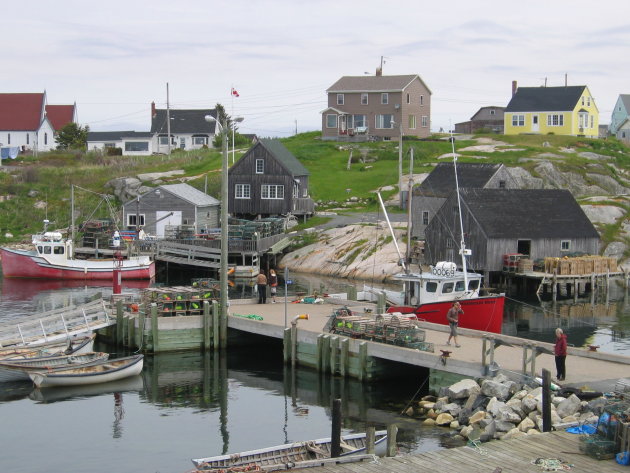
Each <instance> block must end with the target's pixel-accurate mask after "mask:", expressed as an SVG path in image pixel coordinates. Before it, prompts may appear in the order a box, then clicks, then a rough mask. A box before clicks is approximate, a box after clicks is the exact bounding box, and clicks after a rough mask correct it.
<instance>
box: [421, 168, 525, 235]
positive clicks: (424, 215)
mask: <svg viewBox="0 0 630 473" xmlns="http://www.w3.org/2000/svg"><path fill="white" fill-rule="evenodd" d="M457 180H458V182H459V187H462V188H463V187H468V188H479V189H515V188H517V187H518V183H517V182H516V180H515V179H514V178H513V177H512V175H511V174H510V172H509V170H508V169H507V168H506V167H505V166H504V165H503V164H476V163H461V164H457ZM455 187H456V185H455V171H454V169H453V163H439V164H438V165H437V166H436V167H435V169H434V170H433V171H432V172H431V174H429V175H428V176H427V178H426V179H425V180H424V181H423V182H422V183H421V184H419V185H417V186H415V187H414V188H413V198H412V200H411V210H412V233H411V236H412V237H413V238H417V239H424V237H425V229H426V228H427V225H428V224H429V222H430V221H431V220H432V219H433V217H434V216H435V215H436V213H437V211H438V210H439V209H440V208H441V207H442V205H443V204H444V202H445V201H446V199H447V197H448V196H449V194H450V193H451V192H452V191H453V190H454V189H455Z"/></svg>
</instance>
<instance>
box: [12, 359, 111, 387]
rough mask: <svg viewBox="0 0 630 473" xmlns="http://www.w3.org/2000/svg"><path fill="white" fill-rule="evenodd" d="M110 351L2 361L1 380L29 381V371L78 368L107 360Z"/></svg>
mask: <svg viewBox="0 0 630 473" xmlns="http://www.w3.org/2000/svg"><path fill="white" fill-rule="evenodd" d="M108 357H109V353H103V352H92V353H85V354H83V355H59V356H45V357H41V358H24V359H21V360H15V359H13V360H11V359H9V360H5V361H0V382H8V381H21V380H24V381H28V380H29V379H30V378H29V376H28V374H29V373H35V372H37V371H42V369H45V370H52V369H57V368H63V367H72V368H77V367H80V366H85V365H89V364H90V363H94V362H98V361H105V360H107V358H108Z"/></svg>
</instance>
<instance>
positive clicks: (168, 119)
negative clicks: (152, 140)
mask: <svg viewBox="0 0 630 473" xmlns="http://www.w3.org/2000/svg"><path fill="white" fill-rule="evenodd" d="M166 133H167V134H168V155H169V156H170V155H171V109H170V104H169V99H168V82H167V83H166Z"/></svg>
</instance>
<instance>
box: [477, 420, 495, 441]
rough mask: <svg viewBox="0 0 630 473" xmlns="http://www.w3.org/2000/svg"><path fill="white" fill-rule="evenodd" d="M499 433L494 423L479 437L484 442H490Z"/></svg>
mask: <svg viewBox="0 0 630 473" xmlns="http://www.w3.org/2000/svg"><path fill="white" fill-rule="evenodd" d="M496 433H497V426H496V424H495V422H494V421H492V422H490V423H489V424H488V425H487V426H486V428H485V429H483V432H482V433H481V435H480V436H479V440H481V441H482V442H488V441H489V440H492V439H493V438H494V435H495V434H496Z"/></svg>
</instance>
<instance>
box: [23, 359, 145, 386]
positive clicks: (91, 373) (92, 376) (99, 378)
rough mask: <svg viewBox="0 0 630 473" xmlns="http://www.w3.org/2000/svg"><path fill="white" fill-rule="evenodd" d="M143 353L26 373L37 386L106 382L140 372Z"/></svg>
mask: <svg viewBox="0 0 630 473" xmlns="http://www.w3.org/2000/svg"><path fill="white" fill-rule="evenodd" d="M143 359H144V355H133V356H127V357H124V358H117V359H115V360H105V361H99V362H95V363H92V364H90V365H87V366H82V367H79V368H57V369H53V370H51V371H49V372H46V371H38V372H35V373H29V374H28V375H29V376H30V378H31V379H32V380H33V383H35V386H37V387H38V388H46V387H53V386H80V385H84V384H98V383H107V382H109V381H116V380H118V379H123V378H127V377H129V376H135V375H138V374H140V373H141V372H142V366H143Z"/></svg>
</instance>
